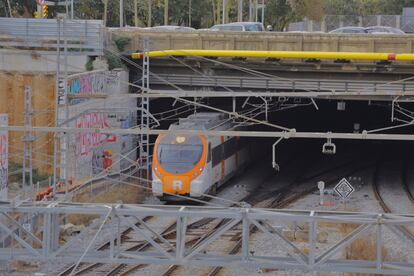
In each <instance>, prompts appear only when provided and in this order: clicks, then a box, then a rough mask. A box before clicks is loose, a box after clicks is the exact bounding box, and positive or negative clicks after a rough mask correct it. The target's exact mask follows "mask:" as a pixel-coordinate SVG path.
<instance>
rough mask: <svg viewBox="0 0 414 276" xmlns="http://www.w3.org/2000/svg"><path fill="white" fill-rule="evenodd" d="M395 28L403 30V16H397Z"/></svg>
mask: <svg viewBox="0 0 414 276" xmlns="http://www.w3.org/2000/svg"><path fill="white" fill-rule="evenodd" d="M395 27H396V28H398V29H401V15H396V16H395Z"/></svg>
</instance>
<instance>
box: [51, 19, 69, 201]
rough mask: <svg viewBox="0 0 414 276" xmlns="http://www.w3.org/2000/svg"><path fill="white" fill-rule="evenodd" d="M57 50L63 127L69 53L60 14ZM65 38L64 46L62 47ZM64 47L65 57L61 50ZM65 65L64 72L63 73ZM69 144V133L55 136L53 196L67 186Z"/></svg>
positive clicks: (57, 105)
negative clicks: (60, 188)
mask: <svg viewBox="0 0 414 276" xmlns="http://www.w3.org/2000/svg"><path fill="white" fill-rule="evenodd" d="M57 28H58V39H57V45H58V46H57V48H56V49H57V50H56V60H57V62H56V100H55V125H56V127H61V126H63V125H62V122H66V121H67V120H68V116H69V106H68V104H69V103H68V99H67V95H66V86H67V74H68V57H67V56H68V53H67V50H68V49H67V48H68V47H67V38H66V33H65V32H66V16H65V15H62V14H59V15H58V16H57ZM62 36H63V45H62ZM62 46H63V56H62V53H61V48H62ZM62 64H63V72H62ZM68 142H69V133H65V132H61V133H55V135H54V156H53V195H55V193H56V186H57V184H58V183H62V184H65V187H66V189H67V188H68V186H67V161H68V160H67V159H68V156H67V147H68Z"/></svg>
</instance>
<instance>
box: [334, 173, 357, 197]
mask: <svg viewBox="0 0 414 276" xmlns="http://www.w3.org/2000/svg"><path fill="white" fill-rule="evenodd" d="M334 191H335V192H336V193H337V194H338V195H339V196H340V197H341V198H342V199H346V198H348V197H349V196H350V195H351V194H352V193H353V192H354V191H355V189H354V187H352V185H351V184H350V183H349V182H348V180H346V179H345V178H342V179H341V180H340V181H339V182H338V184H336V186H335V188H334Z"/></svg>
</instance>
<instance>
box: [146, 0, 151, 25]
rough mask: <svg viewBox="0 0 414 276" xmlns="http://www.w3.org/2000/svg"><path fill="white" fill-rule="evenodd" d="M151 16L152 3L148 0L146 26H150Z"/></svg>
mask: <svg viewBox="0 0 414 276" xmlns="http://www.w3.org/2000/svg"><path fill="white" fill-rule="evenodd" d="M151 17H152V3H151V0H148V24H147V25H148V27H151Z"/></svg>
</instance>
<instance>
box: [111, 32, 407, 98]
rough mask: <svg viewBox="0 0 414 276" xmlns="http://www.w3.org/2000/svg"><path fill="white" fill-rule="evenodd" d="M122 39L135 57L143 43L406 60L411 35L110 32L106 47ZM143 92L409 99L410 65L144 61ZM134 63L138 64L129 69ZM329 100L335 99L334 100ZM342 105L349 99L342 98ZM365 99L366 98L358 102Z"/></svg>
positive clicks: (136, 72) (137, 75)
mask: <svg viewBox="0 0 414 276" xmlns="http://www.w3.org/2000/svg"><path fill="white" fill-rule="evenodd" d="M120 37H129V38H130V42H129V43H128V44H127V45H126V47H125V53H128V54H127V55H129V53H133V52H141V51H142V50H143V49H144V47H143V41H144V39H145V38H147V39H148V40H149V50H150V51H161V53H162V51H167V50H181V49H192V50H241V51H248V50H254V51H298V52H304V51H307V52H311V53H312V52H317V51H319V52H321V51H323V52H328V53H329V52H349V53H355V52H358V53H361V54H363V53H370V54H379V53H389V54H391V55H394V54H396V55H398V54H412V53H414V50H413V42H414V35H404V36H401V35H383V34H381V35H358V34H355V35H354V34H325V33H279V32H257V33H253V32H252V33H248V32H211V31H197V32H171V31H151V30H142V29H138V28H122V29H119V28H115V29H109V30H108V32H107V36H106V41H107V42H106V43H107V47H108V48H109V49H113V48H112V47H114V45H113V40H114V39H117V38H120ZM150 59H151V62H150V71H151V77H150V87H151V88H153V89H161V90H163V89H166V90H168V89H171V88H172V85H175V86H176V87H177V86H178V87H181V88H182V89H184V90H196V91H197V90H218V91H220V90H223V91H226V90H229V89H230V90H233V91H239V92H242V91H253V92H259V91H262V92H264V91H268V90H273V91H279V92H281V91H284V92H300V91H307V90H312V91H317V92H344V93H347V92H352V93H363V92H370V93H376V92H379V93H389V94H390V96H387V97H380V98H378V97H375V95H372V98H370V96H368V98H369V99H385V100H390V99H392V98H393V97H392V96H393V95H401V94H404V95H408V94H409V93H410V91H412V85H413V83H412V79H411V78H410V77H411V76H412V72H413V70H414V63H413V61H412V60H407V59H404V60H395V59H394V58H390V59H387V58H386V59H375V58H370V59H362V58H358V59H353V58H347V57H345V58H329V59H325V58H312V57H307V58H300V57H298V58H292V57H290V58H286V57H280V58H279V57H278V58H254V57H247V58H246V57H240V56H238V57H230V56H227V57H218V58H216V57H212V56H210V57H206V56H195V55H192V56H190V55H189V56H186V55H185V54H183V55H180V56H178V55H176V54H171V55H168V54H165V55H164V56H161V55H158V56H157V57H151V58H150ZM135 62H136V63H140V61H135ZM130 69H131V71H132V73H131V80H132V81H133V82H137V81H139V80H140V79H141V76H142V73H141V71H140V69H139V68H137V66H136V65H132V66H131V65H130ZM334 98H336V99H337V98H338V97H337V96H335V97H334ZM344 98H346V99H349V97H348V96H346V97H344ZM363 99H364V100H365V99H367V97H363Z"/></svg>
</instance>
